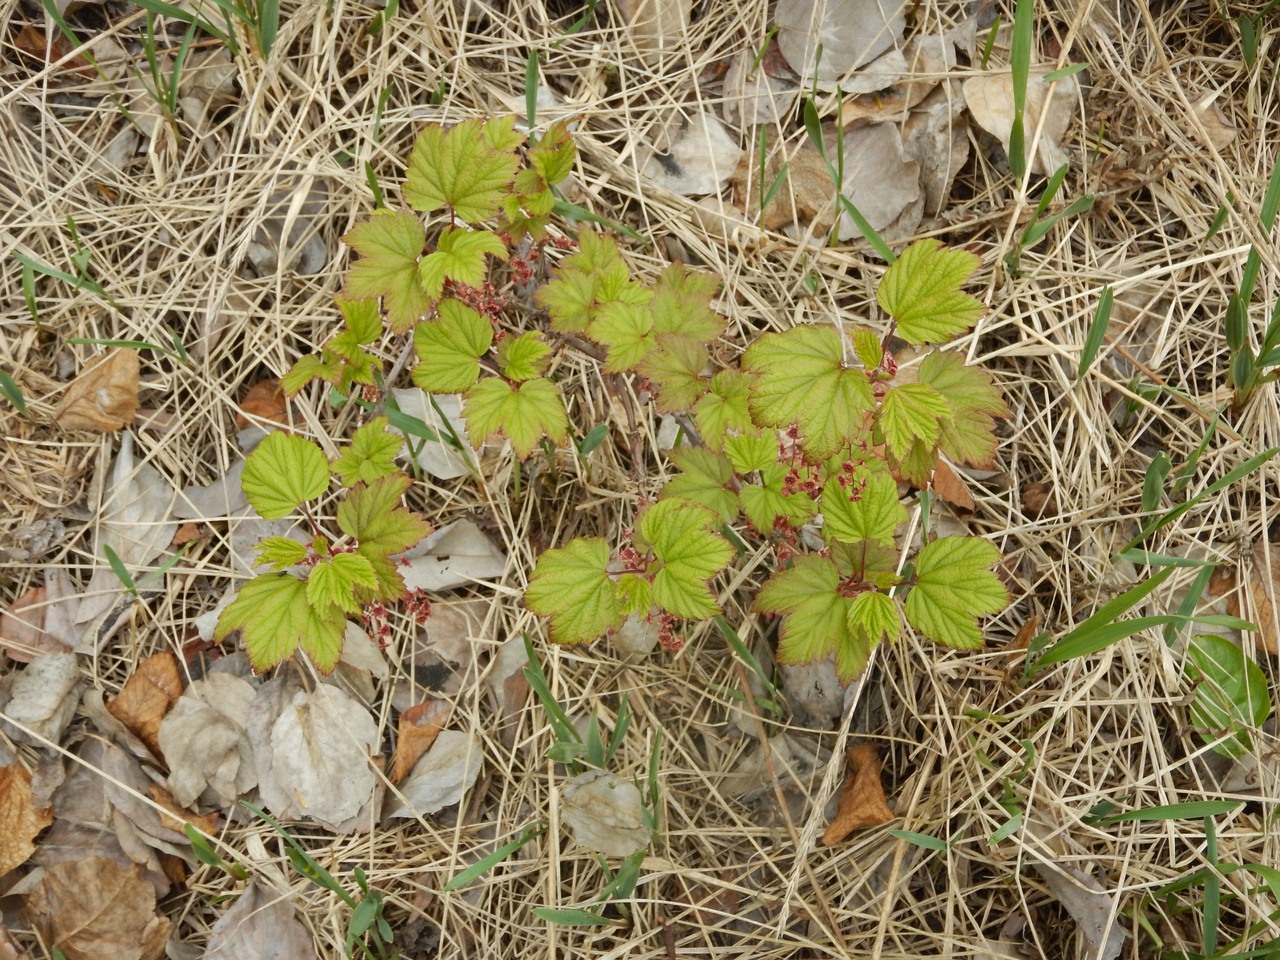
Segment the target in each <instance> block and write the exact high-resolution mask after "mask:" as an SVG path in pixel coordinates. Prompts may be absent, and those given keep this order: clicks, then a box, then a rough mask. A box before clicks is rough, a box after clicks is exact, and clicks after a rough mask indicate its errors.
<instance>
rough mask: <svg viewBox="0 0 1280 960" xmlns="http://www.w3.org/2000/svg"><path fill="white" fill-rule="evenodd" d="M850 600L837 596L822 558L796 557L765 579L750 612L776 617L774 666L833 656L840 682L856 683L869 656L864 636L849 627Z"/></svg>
mask: <svg viewBox="0 0 1280 960" xmlns="http://www.w3.org/2000/svg"><path fill="white" fill-rule="evenodd" d="M851 603H852V602H851V601H850V599H849V598H848V597H845V596H843V595H842V594H841V593H840V574H839V572H838V571H837V570H836V565H835V564H834V563H832V562H831V561H830V560H828V559H827V558H825V557H815V556H811V555H801V556H798V557H796V558H795V559H794V560H793V561H792V565H791V567H790V568H788V569H786V570H781V571H779V572H777V573H775V574H774V575H773V576H772V577H770V578H769V579H768V580H767V581H766V582H765V584H764V586H762V587H761V588H760V592H759V593H757V594H756V599H755V605H754V608H755V610H756V611H758V612H760V613H771V614H775V615H781V616H782V627H781V629H780V630H779V634H778V652H777V659H778V661H779V662H780V663H789V664H803V663H813V662H814V661H816V660H822V659H824V658H826V657H829V656H833V655H834V657H835V661H836V673H837V675H838V676H839V677H840V682H841V683H846V684H847V683H850V682H851V681H853V680H854V679H856V678H857V676H858V674H860V673H861V672H862V671H863V670H864V669H865V668H866V665H867V661H868V659H870V657H871V646H870V644H869V640H868V634H866V633H859V632H855V631H853V630H851V629H850V628H849V608H850V606H851Z"/></svg>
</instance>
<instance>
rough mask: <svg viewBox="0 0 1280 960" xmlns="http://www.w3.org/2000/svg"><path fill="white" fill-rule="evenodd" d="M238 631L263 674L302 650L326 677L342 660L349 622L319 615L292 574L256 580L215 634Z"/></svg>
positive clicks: (328, 612) (225, 613)
mask: <svg viewBox="0 0 1280 960" xmlns="http://www.w3.org/2000/svg"><path fill="white" fill-rule="evenodd" d="M233 630H239V631H240V633H241V636H242V637H243V638H244V645H245V649H246V650H247V651H248V653H249V662H250V663H251V664H252V665H253V669H254V670H255V671H257V672H258V673H262V672H263V671H265V670H270V669H271V668H272V667H275V666H278V665H279V664H281V663H283V662H284V661H285V660H288V659H289V658H290V657H291V656H293V654H294V651H295V650H298V649H299V648H301V649H302V651H303V652H304V653H306V654H307V655H308V656H310V657H311V659H312V660H313V661H314V662H315V665H316V667H317V669H319V670H320V672H321V673H332V672H333V668H334V667H336V666H337V665H338V660H339V659H340V658H341V656H342V639H343V634H344V633H345V631H346V620H345V618H344V617H342V616H341V615H340V614H335V613H333V612H332V610H325V611H317V610H316V609H315V608H313V607H312V606H311V604H310V603H309V602H308V601H307V585H306V584H305V583H303V582H302V581H301V580H299V579H298V578H297V577H291V576H289V575H288V574H287V573H268V574H262V575H261V576H257V577H254V578H253V579H252V580H250V581H249V582H248V583H246V584H245V585H244V586H242V587H241V588H240V591H239V592H238V593H237V594H236V598H235V599H234V600H233V601H231V603H230V604H228V606H227V607H226V609H224V610H223V611H222V613H221V614H220V615H219V616H218V623H217V625H216V626H215V627H214V630H213V635H214V637H215V638H216V639H218V640H222V639H224V638H225V637H226V636H227V634H229V633H231V632H232V631H233Z"/></svg>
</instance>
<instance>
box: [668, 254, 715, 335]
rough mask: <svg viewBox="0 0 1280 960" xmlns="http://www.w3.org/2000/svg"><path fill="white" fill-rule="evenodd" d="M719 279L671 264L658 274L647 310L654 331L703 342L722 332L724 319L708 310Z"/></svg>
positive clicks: (678, 264) (677, 264) (683, 266)
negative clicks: (676, 334)
mask: <svg viewBox="0 0 1280 960" xmlns="http://www.w3.org/2000/svg"><path fill="white" fill-rule="evenodd" d="M719 289H720V281H719V280H717V279H716V278H715V277H713V276H711V275H710V274H707V273H699V272H697V271H694V270H690V269H689V268H688V267H686V266H685V265H684V264H682V263H673V264H671V265H670V266H668V267H667V268H666V269H665V270H663V271H662V273H661V274H659V275H658V279H657V281H656V282H655V283H654V286H653V300H652V301H651V302H650V305H649V311H650V314H651V317H652V322H653V330H654V332H655V333H678V334H682V335H683V336H686V337H691V338H693V339H694V340H697V341H700V342H702V343H707V342H709V341H711V340H714V339H715V338H716V337H718V336H720V334H721V333H722V332H723V331H724V320H723V319H722V318H721V317H720V316H719V315H718V314H717V313H716V312H715V311H714V310H712V309H711V298H712V297H714V296H715V295H716V293H717V292H718V291H719Z"/></svg>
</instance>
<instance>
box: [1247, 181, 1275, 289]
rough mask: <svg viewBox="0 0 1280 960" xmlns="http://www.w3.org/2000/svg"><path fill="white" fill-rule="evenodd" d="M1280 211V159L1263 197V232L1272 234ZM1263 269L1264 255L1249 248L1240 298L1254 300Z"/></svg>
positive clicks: (1260, 217)
mask: <svg viewBox="0 0 1280 960" xmlns="http://www.w3.org/2000/svg"><path fill="white" fill-rule="evenodd" d="M1278 211H1280V159H1277V160H1276V164H1275V166H1274V167H1272V168H1271V179H1270V180H1268V181H1267V192H1266V193H1265V194H1264V195H1263V197H1262V209H1261V210H1260V211H1259V214H1258V221H1259V223H1261V225H1262V232H1263V233H1265V234H1270V233H1271V228H1272V227H1273V226H1274V225H1275V222H1276V213H1277V212H1278ZM1261 269H1262V254H1261V253H1260V252H1259V251H1258V248H1257V246H1251V247H1250V248H1249V256H1248V257H1247V258H1246V259H1245V263H1244V272H1243V273H1242V274H1241V275H1240V296H1241V297H1242V298H1243V299H1244V302H1245V303H1248V302H1249V301H1250V300H1252V299H1253V287H1254V284H1255V283H1257V281H1258V271H1259V270H1261Z"/></svg>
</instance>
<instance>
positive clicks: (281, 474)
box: [241, 431, 329, 520]
mask: <svg viewBox="0 0 1280 960" xmlns="http://www.w3.org/2000/svg"><path fill="white" fill-rule="evenodd" d="M241 485H242V486H243V488H244V495H245V496H246V497H248V498H249V505H250V506H252V507H253V509H254V510H256V511H257V512H258V515H259V516H261V517H262V518H264V519H266V520H279V519H280V518H282V517H287V516H289V514H291V513H293V511H294V510H296V509H297V508H298V504H300V503H302V502H303V501H304V500H311V499H314V498H315V497H318V496H320V494H322V493H324V491H325V490H326V489H327V488H328V486H329V463H328V461H327V460H325V458H324V453H322V452H321V450H320V448H319V447H317V446H316V445H315V444H314V443H312V442H311V441H310V440H304V439H302V437H295V436H293V435H292V434H288V433H284V432H283V431H276V432H274V433H270V434H268V435H267V436H266V437H265V438H264V439H263V441H262V442H261V443H260V444H258V448H257V449H256V450H254V451H253V453H251V454H249V457H248V459H247V460H246V462H245V465H244V476H243V477H242V478H241Z"/></svg>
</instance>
